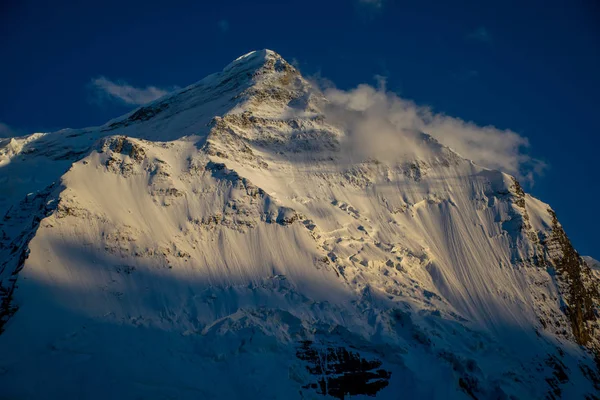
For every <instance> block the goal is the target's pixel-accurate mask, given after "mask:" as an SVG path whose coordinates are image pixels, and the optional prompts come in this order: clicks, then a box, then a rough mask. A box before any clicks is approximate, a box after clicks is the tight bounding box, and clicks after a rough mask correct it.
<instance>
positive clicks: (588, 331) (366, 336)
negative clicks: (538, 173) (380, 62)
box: [0, 50, 600, 399]
mask: <svg viewBox="0 0 600 400" xmlns="http://www.w3.org/2000/svg"><path fill="white" fill-rule="evenodd" d="M337 95H340V93H338V94H337ZM373 95H374V96H375V97H377V96H380V95H381V94H376V93H373ZM333 97H335V96H333ZM333 97H332V94H331V92H330V93H326V94H322V93H321V92H319V91H318V90H317V89H316V88H314V87H313V86H311V85H310V84H309V83H308V82H307V81H306V80H305V79H304V78H303V77H302V76H301V75H300V74H299V73H298V71H296V70H295V69H294V68H293V67H292V66H290V65H289V64H288V63H287V62H285V61H284V60H283V59H282V58H281V57H280V56H279V55H277V54H276V53H274V52H271V51H268V50H264V51H260V52H252V53H249V54H247V55H244V56H242V57H240V58H238V59H237V60H235V61H234V62H232V63H231V64H229V65H228V66H227V67H225V69H224V70H223V71H222V72H220V73H217V74H213V75H211V76H209V77H207V78H205V79H204V80H202V81H200V82H198V83H196V84H194V85H191V86H189V87H187V88H184V89H181V90H179V91H177V92H176V93H174V94H173V95H170V96H167V97H164V98H161V99H159V100H156V101H154V102H152V103H150V104H148V105H146V106H144V107H141V108H139V109H137V110H134V111H132V112H131V113H129V114H127V115H125V116H123V117H120V118H117V119H115V120H113V121H109V122H108V123H107V124H105V125H104V126H101V127H97V128H87V129H82V130H64V131H59V132H54V133H50V134H47V135H44V136H40V137H38V138H36V140H30V141H29V142H27V140H26V143H25V142H19V143H21V144H22V146H21V147H20V148H17V147H18V146H16V145H15V144H14V143H13V145H11V146H12V147H11V149H13V150H10V151H11V152H10V155H9V156H7V157H8V159H9V161H10V162H5V163H4V164H3V165H2V166H1V167H0V179H1V180H2V182H4V184H5V185H8V186H7V187H10V188H11V190H10V191H9V192H7V194H4V195H3V196H2V197H0V206H1V207H2V210H3V211H4V213H5V217H4V219H3V220H2V222H1V224H0V229H1V231H0V235H1V236H0V238H1V241H0V260H1V261H2V264H1V266H0V279H1V281H0V285H1V286H2V293H0V299H1V302H0V306H1V308H0V310H1V311H0V324H1V326H2V328H3V329H4V332H3V333H2V334H1V336H0V354H2V355H3V356H2V357H0V388H1V389H2V392H3V393H4V394H6V395H7V396H9V397H11V396H12V397H25V398H47V397H67V398H71V397H77V398H89V399H95V398H98V399H100V398H108V397H110V398H162V397H170V398H190V399H192V398H194V399H197V398H267V397H271V398H321V397H322V395H324V394H328V395H330V396H333V397H336V398H344V397H348V396H354V395H356V396H361V395H363V396H365V395H376V396H377V397H378V398H397V396H398V393H403V394H404V395H405V396H406V397H407V398H430V399H447V398H457V399H467V398H510V397H511V396H514V397H515V398H544V397H546V396H548V397H550V398H553V397H554V398H558V397H561V396H562V397H565V398H583V397H585V396H586V395H591V394H593V393H594V392H596V391H597V390H599V389H600V388H599V387H598V385H599V384H600V381H599V376H598V373H597V371H596V366H595V364H594V361H593V353H592V351H593V350H596V351H597V349H598V348H599V347H598V320H597V317H590V316H591V315H592V316H593V315H594V312H596V311H597V310H598V297H597V290H596V291H594V287H597V286H594V285H597V284H598V280H597V278H596V277H594V276H593V275H592V274H591V273H590V270H589V268H588V267H587V265H586V264H585V263H584V262H583V261H582V260H581V258H580V257H579V256H578V255H577V254H576V252H575V251H574V249H572V246H570V242H568V239H567V238H566V235H565V234H564V231H563V230H562V228H561V227H560V225H559V224H558V222H557V220H556V218H555V216H554V213H553V212H552V211H551V210H550V208H549V207H548V206H547V205H546V204H544V203H542V202H540V201H539V200H536V199H534V198H532V197H531V196H529V195H526V194H525V193H524V192H523V190H522V189H521V186H520V185H519V183H518V181H517V180H515V179H514V178H512V177H511V176H510V175H507V174H505V173H502V172H499V171H495V170H490V169H486V168H483V167H480V166H478V165H477V164H476V163H473V162H471V161H469V160H467V159H464V158H463V157H461V156H459V155H458V154H457V153H455V152H454V151H453V150H451V149H449V148H448V147H445V146H444V145H442V144H440V142H438V141H437V140H436V139H434V137H433V136H430V135H428V134H424V133H421V132H420V131H419V129H421V127H419V125H418V124H417V125H416V126H413V125H410V127H411V128H410V129H399V127H404V125H403V124H400V125H399V124H397V123H396V122H397V121H394V120H390V119H389V115H397V114H395V113H392V114H389V113H387V112H386V113H384V115H381V114H378V112H377V111H376V110H374V109H372V107H366V108H365V107H363V108H361V109H356V107H354V106H351V105H350V104H351V102H352V101H354V100H352V99H351V98H350V97H346V98H344V99H342V100H340V99H339V97H338V100H333ZM376 101H379V100H376ZM381 101H383V102H384V103H386V102H387V103H386V104H387V105H388V106H389V104H390V103H389V99H383V100H381ZM393 107H396V105H394V106H393ZM348 109H351V110H353V112H348ZM332 110H333V111H332ZM354 112H358V113H359V114H354ZM377 116H380V117H382V118H381V119H382V121H379V123H376V122H377V119H378V118H377ZM342 117H343V118H342ZM361 117H363V118H364V119H366V123H368V126H362V125H361V123H360V122H361V121H360V120H361ZM433 120H435V117H433V118H432V121H433ZM434 125H435V124H434V123H432V124H431V126H434ZM367 127H368V128H369V129H376V130H377V131H378V132H381V134H385V131H386V130H387V129H391V130H390V132H393V135H394V137H396V138H398V137H399V136H398V132H405V133H406V134H405V136H404V137H403V138H402V139H398V140H402V141H403V143H401V147H402V148H404V149H406V148H409V149H410V151H400V152H397V153H393V152H390V153H385V152H384V153H382V152H381V151H380V150H382V149H383V148H381V147H377V146H379V144H376V146H375V148H367V149H366V151H365V152H364V153H362V152H361V151H363V150H364V147H365V146H367V145H370V143H368V142H367V143H361V142H360V140H359V141H358V144H357V145H354V144H352V145H350V143H353V141H356V140H357V139H358V138H361V140H363V139H364V137H363V136H361V135H362V134H361V133H359V134H358V136H356V132H355V131H354V130H357V129H358V130H360V129H363V128H365V129H366V128H367ZM467 135H468V134H467ZM507 135H508V133H507ZM434 136H435V135H434ZM7 148H8V147H7ZM348 148H351V149H352V151H346V149H348ZM15 149H16V150H15ZM358 150H360V151H358ZM5 154H9V151H5ZM28 193H31V194H28ZM578 310H579V311H581V312H579V311H578ZM595 310H596V311H595ZM581 345H584V346H581ZM432 382H434V383H435V384H432Z"/></svg>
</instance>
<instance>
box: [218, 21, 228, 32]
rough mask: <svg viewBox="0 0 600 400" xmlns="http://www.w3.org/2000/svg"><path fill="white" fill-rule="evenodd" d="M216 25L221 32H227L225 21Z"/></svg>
mask: <svg viewBox="0 0 600 400" xmlns="http://www.w3.org/2000/svg"><path fill="white" fill-rule="evenodd" d="M217 25H218V26H219V29H220V30H221V32H227V31H228V30H229V21H227V20H226V19H222V20H220V21H219V22H218V23H217Z"/></svg>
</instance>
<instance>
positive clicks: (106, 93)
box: [91, 76, 177, 106]
mask: <svg viewBox="0 0 600 400" xmlns="http://www.w3.org/2000/svg"><path fill="white" fill-rule="evenodd" d="M91 84H92V87H93V88H94V89H95V90H96V91H97V93H99V94H100V95H101V96H103V97H108V98H111V99H113V100H117V101H120V102H122V103H125V104H130V105H136V106H139V105H143V104H146V103H149V102H151V101H154V100H156V99H158V98H160V97H162V96H164V95H166V94H168V93H170V92H172V91H173V90H176V89H177V88H176V87H173V88H170V89H162V88H158V87H156V86H147V87H145V88H136V87H134V86H131V85H129V84H127V83H125V82H114V81H111V80H110V79H107V78H105V77H103V76H101V77H98V78H95V79H92V82H91Z"/></svg>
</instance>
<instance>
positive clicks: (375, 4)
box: [358, 0, 383, 8]
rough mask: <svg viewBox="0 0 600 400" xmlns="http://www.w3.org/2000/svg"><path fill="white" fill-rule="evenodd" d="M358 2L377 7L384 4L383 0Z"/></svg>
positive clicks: (362, 0) (359, 0)
mask: <svg viewBox="0 0 600 400" xmlns="http://www.w3.org/2000/svg"><path fill="white" fill-rule="evenodd" d="M358 2H359V3H361V4H365V5H368V6H372V7H375V8H381V6H383V0H358Z"/></svg>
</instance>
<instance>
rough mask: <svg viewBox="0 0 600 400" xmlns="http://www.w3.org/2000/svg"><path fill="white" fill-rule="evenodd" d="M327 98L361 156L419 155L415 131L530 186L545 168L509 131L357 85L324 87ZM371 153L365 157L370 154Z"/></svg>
mask: <svg viewBox="0 0 600 400" xmlns="http://www.w3.org/2000/svg"><path fill="white" fill-rule="evenodd" d="M324 94H325V96H326V98H327V99H328V100H329V106H328V110H327V111H326V113H327V116H328V118H330V119H331V120H332V121H333V122H335V123H338V124H341V125H342V127H343V128H344V130H345V131H346V132H348V133H349V135H350V142H351V143H352V145H351V147H352V149H351V151H358V152H360V153H361V154H360V156H375V157H384V158H385V157H386V156H390V157H394V156H397V155H398V154H401V153H403V152H404V153H408V154H411V155H416V156H420V155H422V154H419V152H420V151H422V149H420V148H418V146H416V145H415V142H414V138H415V132H424V133H427V134H429V135H431V136H433V137H434V138H435V139H437V140H438V141H439V142H440V143H442V144H444V145H446V146H448V147H450V148H451V149H452V150H454V151H455V152H457V153H458V154H460V155H461V156H463V157H464V158H467V159H469V160H472V161H474V162H475V163H477V164H479V165H481V166H483V167H487V168H492V169H498V170H501V171H504V172H506V173H509V174H511V175H514V176H516V177H517V178H519V179H521V180H523V181H525V182H528V183H529V184H532V183H533V179H534V177H535V176H536V175H539V174H541V173H542V172H543V170H544V169H545V168H546V167H547V166H546V164H545V163H544V162H543V161H541V160H538V159H535V158H533V157H532V156H530V155H529V154H527V149H528V148H529V141H528V139H527V138H526V137H524V136H521V135H520V134H518V133H516V132H514V131H511V130H509V129H498V128H496V127H494V126H479V125H477V124H475V123H473V122H469V121H464V120H462V119H460V118H455V117H451V116H448V115H445V114H441V113H435V112H433V111H432V109H431V108H430V107H426V106H419V105H417V104H415V103H414V102H413V101H411V100H406V99H403V98H401V97H399V96H398V95H396V94H394V93H390V92H387V91H386V90H385V82H384V81H380V83H379V88H375V87H373V86H370V85H366V84H363V85H359V86H358V87H356V88H355V89H352V90H349V91H344V90H340V89H336V88H332V87H330V88H326V89H324ZM365 153H366V154H365ZM369 153H370V154H369Z"/></svg>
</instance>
